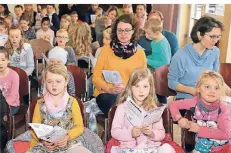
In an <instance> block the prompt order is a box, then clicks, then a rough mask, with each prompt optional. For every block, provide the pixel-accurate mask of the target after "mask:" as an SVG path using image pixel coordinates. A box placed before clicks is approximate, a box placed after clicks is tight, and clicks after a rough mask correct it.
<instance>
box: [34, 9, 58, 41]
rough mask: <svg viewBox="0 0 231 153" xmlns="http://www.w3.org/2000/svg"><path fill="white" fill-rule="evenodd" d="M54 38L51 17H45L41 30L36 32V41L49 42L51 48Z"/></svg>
mask: <svg viewBox="0 0 231 153" xmlns="http://www.w3.org/2000/svg"><path fill="white" fill-rule="evenodd" d="M42 11H43V10H42ZM54 37H55V34H54V31H53V30H51V29H50V19H49V17H44V18H43V19H42V21H41V29H39V30H38V31H37V32H36V39H43V40H46V41H49V42H50V44H51V46H53V43H54Z"/></svg>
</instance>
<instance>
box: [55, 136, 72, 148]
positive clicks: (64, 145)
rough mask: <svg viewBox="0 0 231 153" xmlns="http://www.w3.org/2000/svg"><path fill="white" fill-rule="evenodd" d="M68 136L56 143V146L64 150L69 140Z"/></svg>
mask: <svg viewBox="0 0 231 153" xmlns="http://www.w3.org/2000/svg"><path fill="white" fill-rule="evenodd" d="M69 138H70V137H69V135H66V136H65V137H64V138H63V139H61V140H60V141H58V142H57V146H58V147H59V148H64V147H66V146H67V142H68V140H69Z"/></svg>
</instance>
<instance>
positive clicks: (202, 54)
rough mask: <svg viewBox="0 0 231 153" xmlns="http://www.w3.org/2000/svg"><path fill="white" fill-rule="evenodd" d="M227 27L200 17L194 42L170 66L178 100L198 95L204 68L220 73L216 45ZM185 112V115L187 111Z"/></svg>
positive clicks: (189, 146) (170, 75) (193, 34)
mask: <svg viewBox="0 0 231 153" xmlns="http://www.w3.org/2000/svg"><path fill="white" fill-rule="evenodd" d="M223 30H224V26H223V24H222V23H221V22H220V21H218V20H216V19H214V18H212V17H208V16H204V17H202V18H200V19H199V20H198V21H197V23H196V24H195V25H194V27H193V28H192V31H191V39H192V42H190V43H188V44H187V45H186V46H184V47H183V48H182V49H180V50H179V51H177V52H176V54H175V55H174V56H173V58H172V60H171V64H170V67H169V73H168V86H169V88H171V89H173V90H175V91H176V92H177V95H176V100H180V99H188V98H192V97H193V96H195V94H196V88H195V85H196V80H197V79H198V77H199V75H200V74H201V72H202V71H204V70H213V71H216V72H218V70H219V55H220V50H219V48H218V47H216V46H215V44H216V43H217V42H218V41H219V40H220V38H221V32H222V31H223ZM226 89H227V90H226V93H227V94H230V93H231V92H230V88H229V87H228V86H227V85H226ZM181 113H182V115H184V113H185V111H181ZM188 138H189V137H188ZM186 143H187V142H186ZM185 147H186V151H191V150H193V148H194V146H193V145H189V144H186V146H185Z"/></svg>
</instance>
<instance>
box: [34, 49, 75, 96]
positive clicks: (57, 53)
mask: <svg viewBox="0 0 231 153" xmlns="http://www.w3.org/2000/svg"><path fill="white" fill-rule="evenodd" d="M67 54H68V53H67V52H66V51H65V50H64V49H63V48H60V47H54V48H53V49H51V50H50V51H49V53H48V59H49V63H48V65H52V64H57V63H59V64H62V65H65V64H66V62H67ZM68 77H69V79H68V84H67V92H68V94H70V95H73V96H75V82H74V78H73V75H72V74H71V72H69V71H68ZM43 79H44V78H43ZM45 92H46V90H45V89H44V84H43V83H42V85H41V89H40V92H39V94H40V95H44V93H45Z"/></svg>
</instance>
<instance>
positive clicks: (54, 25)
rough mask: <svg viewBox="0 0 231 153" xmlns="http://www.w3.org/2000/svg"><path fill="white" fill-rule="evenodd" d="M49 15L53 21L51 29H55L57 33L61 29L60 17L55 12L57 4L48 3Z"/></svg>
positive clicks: (51, 21)
mask: <svg viewBox="0 0 231 153" xmlns="http://www.w3.org/2000/svg"><path fill="white" fill-rule="evenodd" d="M47 15H48V17H49V18H50V23H51V30H53V31H54V32H55V33H56V32H57V31H58V30H59V27H60V25H59V23H60V21H59V17H58V15H57V14H56V13H55V5H54V4H47Z"/></svg>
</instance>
